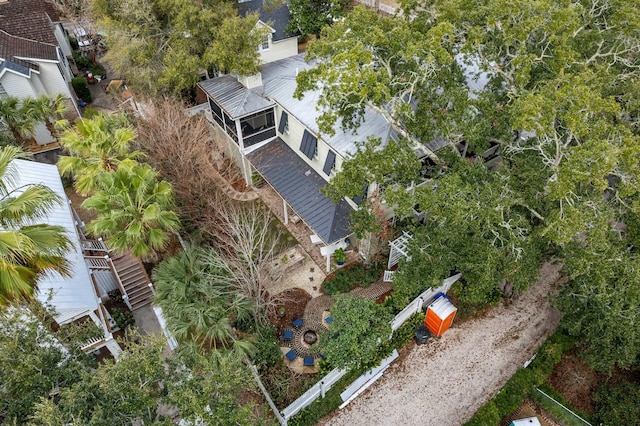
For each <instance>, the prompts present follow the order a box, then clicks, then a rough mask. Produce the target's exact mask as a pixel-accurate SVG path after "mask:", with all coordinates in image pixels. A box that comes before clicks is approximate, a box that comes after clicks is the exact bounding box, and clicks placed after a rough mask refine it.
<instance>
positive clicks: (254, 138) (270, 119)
mask: <svg viewBox="0 0 640 426" xmlns="http://www.w3.org/2000/svg"><path fill="white" fill-rule="evenodd" d="M240 129H242V140H243V144H244V147H245V148H246V147H249V146H251V145H255V144H257V143H259V142H262V141H266V140H267V139H270V138H272V137H275V136H276V121H275V114H274V112H273V109H268V110H266V111H261V112H257V113H255V114H251V115H249V116H246V117H244V118H241V119H240Z"/></svg>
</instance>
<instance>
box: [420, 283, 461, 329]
mask: <svg viewBox="0 0 640 426" xmlns="http://www.w3.org/2000/svg"><path fill="white" fill-rule="evenodd" d="M457 310H458V308H456V307H455V306H453V305H452V304H451V302H450V301H449V299H448V298H447V297H446V296H445V295H444V294H442V293H441V294H439V295H438V296H436V298H435V300H434V301H433V302H431V304H430V305H429V307H428V308H427V315H426V316H425V317H424V325H426V326H427V328H428V329H429V331H430V332H431V334H432V335H434V336H436V337H440V336H442V334H443V333H444V332H445V331H447V329H449V327H451V323H452V322H453V318H454V317H455V316H456V311H457Z"/></svg>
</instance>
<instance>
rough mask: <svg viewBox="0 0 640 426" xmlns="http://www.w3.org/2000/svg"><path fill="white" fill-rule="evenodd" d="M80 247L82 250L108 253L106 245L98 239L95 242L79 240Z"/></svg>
mask: <svg viewBox="0 0 640 426" xmlns="http://www.w3.org/2000/svg"><path fill="white" fill-rule="evenodd" d="M80 246H81V247H82V250H87V251H98V252H103V253H108V252H109V248H107V245H106V244H105V243H104V241H102V238H98V239H97V240H86V239H81V240H80Z"/></svg>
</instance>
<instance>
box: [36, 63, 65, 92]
mask: <svg viewBox="0 0 640 426" xmlns="http://www.w3.org/2000/svg"><path fill="white" fill-rule="evenodd" d="M38 64H39V65H40V79H41V80H42V83H43V84H44V87H45V89H46V90H47V93H48V94H49V96H55V95H57V94H58V93H60V94H62V95H64V96H66V97H68V98H70V97H71V93H70V91H69V85H68V84H67V82H66V81H65V79H64V78H63V76H62V73H61V72H60V69H59V68H58V64H57V63H52V62H38Z"/></svg>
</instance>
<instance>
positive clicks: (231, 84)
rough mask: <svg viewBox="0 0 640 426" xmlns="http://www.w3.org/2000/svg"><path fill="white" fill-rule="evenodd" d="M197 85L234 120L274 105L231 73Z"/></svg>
mask: <svg viewBox="0 0 640 426" xmlns="http://www.w3.org/2000/svg"><path fill="white" fill-rule="evenodd" d="M198 85H199V86H200V87H201V88H202V89H203V90H204V91H205V92H206V93H207V94H209V96H211V98H213V99H214V100H215V101H216V103H218V105H220V106H221V107H222V109H224V110H225V112H226V113H227V114H228V115H229V116H230V117H231V118H232V119H234V120H235V119H236V118H239V117H242V116H245V115H249V114H252V113H254V112H258V111H261V110H263V109H265V108H269V107H270V106H273V105H274V103H273V102H272V101H270V100H267V99H265V98H263V97H262V96H260V95H258V94H256V93H254V92H253V91H251V90H249V89H247V88H246V87H244V86H243V85H242V84H241V83H240V82H238V80H237V79H236V77H234V76H232V75H223V76H221V77H217V78H212V79H211V80H205V81H202V82H200V83H198Z"/></svg>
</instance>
